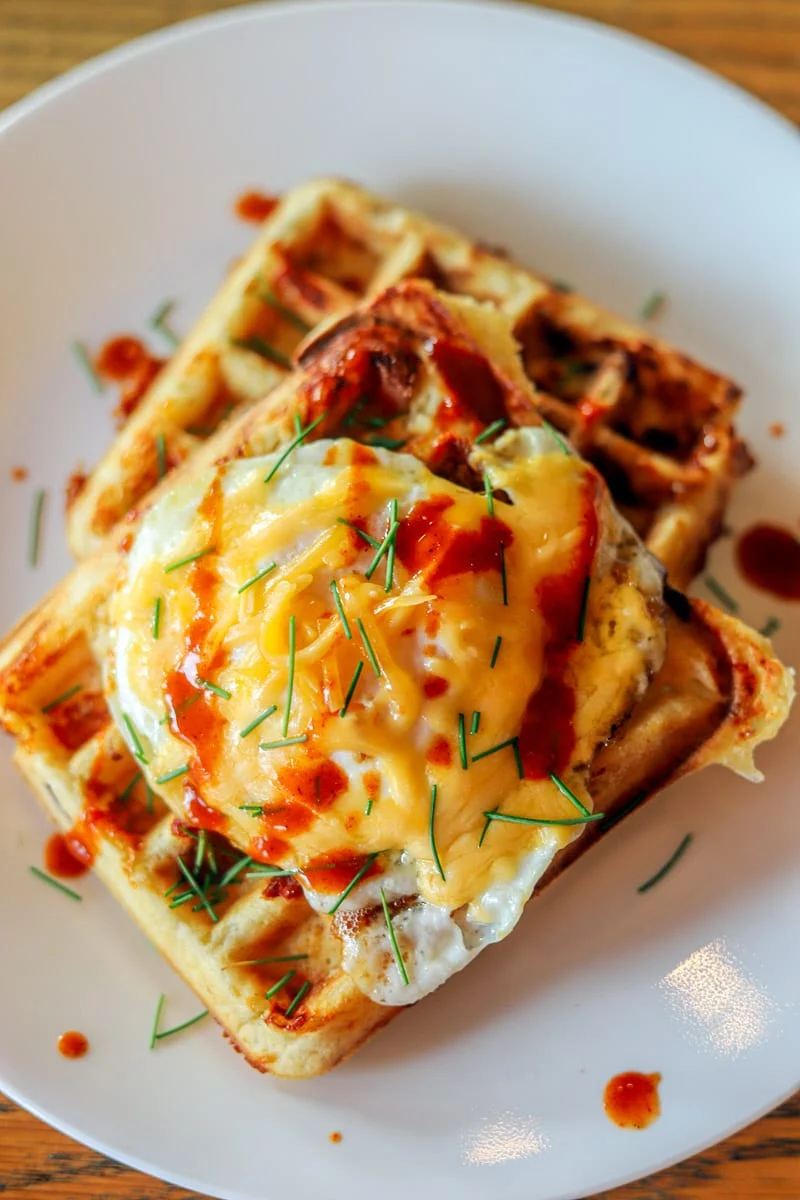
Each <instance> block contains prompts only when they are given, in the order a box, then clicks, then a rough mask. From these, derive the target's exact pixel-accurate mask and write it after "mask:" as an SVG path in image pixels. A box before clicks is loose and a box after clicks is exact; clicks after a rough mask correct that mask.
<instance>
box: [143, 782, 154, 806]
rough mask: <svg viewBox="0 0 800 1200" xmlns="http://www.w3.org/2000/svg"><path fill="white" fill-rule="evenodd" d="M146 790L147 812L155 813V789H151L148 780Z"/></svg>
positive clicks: (145, 783)
mask: <svg viewBox="0 0 800 1200" xmlns="http://www.w3.org/2000/svg"><path fill="white" fill-rule="evenodd" d="M144 789H145V792H146V793H147V811H148V812H149V813H151V812H152V811H153V789H152V788H151V787H150V781H149V780H147V779H145V781H144Z"/></svg>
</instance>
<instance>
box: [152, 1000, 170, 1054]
mask: <svg viewBox="0 0 800 1200" xmlns="http://www.w3.org/2000/svg"><path fill="white" fill-rule="evenodd" d="M166 998H167V997H166V996H165V995H164V993H163V992H162V993H161V995H160V996H159V997H158V1004H157V1005H156V1015H155V1016H154V1018H153V1031H152V1033H151V1034H150V1049H151V1050H152V1049H153V1047H154V1046H155V1044H156V1038H157V1037H158V1023H159V1021H160V1020H161V1010H162V1008H163V1007H164V1001H165V1000H166Z"/></svg>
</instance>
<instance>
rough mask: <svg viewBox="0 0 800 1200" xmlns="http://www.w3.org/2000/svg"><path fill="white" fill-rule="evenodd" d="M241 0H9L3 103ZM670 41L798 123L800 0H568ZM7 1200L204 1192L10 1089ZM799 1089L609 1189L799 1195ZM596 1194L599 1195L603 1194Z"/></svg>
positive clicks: (1, 53)
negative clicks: (32, 1111) (708, 1145)
mask: <svg viewBox="0 0 800 1200" xmlns="http://www.w3.org/2000/svg"><path fill="white" fill-rule="evenodd" d="M236 3H237V0H0V109H1V108H3V107H5V105H7V104H11V103H13V101H14V100H17V99H18V98H19V97H20V96H24V95H25V94H26V93H27V92H29V91H30V90H31V89H32V88H34V87H36V86H37V85H38V84H40V83H44V81H45V80H47V79H50V78H52V77H53V76H54V75H58V74H60V73H61V72H62V71H65V70H66V69H67V68H68V67H71V66H73V65H74V64H75V63H78V62H81V61H83V60H84V59H86V58H90V57H91V56H92V55H95V54H100V53H101V52H102V51H103V50H108V49H109V48H110V47H112V46H116V45H117V44H119V43H120V42H124V41H127V40H128V39H129V38H132V37H136V36H137V35H138V34H142V33H146V32H148V31H149V30H151V29H157V28H159V27H160V26H162V25H167V24H170V23H172V22H173V21H179V20H182V19H183V18H185V17H190V16H195V15H197V14H198V13H202V12H209V11H211V10H213V9H219V8H232V7H234V6H235V4H236ZM545 7H549V8H559V9H564V10H568V11H570V12H575V13H581V14H583V15H585V16H589V17H594V18H595V19H597V20H600V21H606V22H608V23H609V24H612V25H618V26H620V27H621V28H624V29H629V30H631V31H632V32H633V33H638V34H641V35H642V36H643V37H647V38H650V39H651V40H653V41H656V42H661V43H662V44H663V45H665V46H669V47H670V48H671V49H673V50H677V51H679V52H680V53H682V54H685V55H687V56H688V57H689V58H693V59H695V60H696V61H697V62H700V63H703V64H704V65H706V66H708V67H711V68H712V69H713V70H715V71H718V72H719V73H720V74H721V75H725V76H727V78H729V79H732V80H734V81H735V82H736V83H739V84H741V85H742V86H743V87H745V88H747V89H748V90H749V91H751V92H754V93H755V94H756V95H757V96H760V97H761V98H762V99H763V100H766V101H767V103H769V104H772V105H773V106H774V107H775V108H777V109H779V110H780V111H781V112H783V113H785V114H786V116H788V117H790V118H791V119H792V120H794V121H797V122H800V0H568V2H559V3H555V2H550V0H545ZM0 1193H2V1195H3V1200H34V1198H36V1197H47V1198H48V1200H74V1198H75V1197H76V1196H77V1195H80V1196H81V1197H82V1200H117V1198H122V1200H191V1198H192V1197H194V1198H195V1200H197V1198H196V1195H195V1193H189V1192H186V1191H183V1190H182V1189H180V1188H175V1187H171V1186H170V1185H168V1184H162V1183H158V1182H156V1181H155V1180H153V1179H150V1178H148V1177H146V1176H144V1175H140V1174H138V1172H136V1171H132V1170H129V1169H128V1168H127V1167H123V1166H120V1165H119V1164H118V1163H115V1162H112V1161H111V1160H110V1159H107V1158H103V1157H102V1156H101V1155H99V1154H95V1153H94V1152H93V1151H91V1150H87V1149H85V1148H84V1147H82V1146H78V1145H77V1144H76V1143H75V1142H73V1141H71V1140H70V1139H69V1138H66V1137H64V1136H63V1135H62V1134H60V1133H56V1132H55V1131H54V1130H52V1129H49V1128H48V1127H47V1126H45V1125H43V1124H42V1123H41V1122H39V1121H37V1120H36V1118H34V1117H32V1116H30V1115H29V1114H28V1113H26V1112H23V1111H22V1110H21V1109H19V1108H18V1107H17V1106H16V1105H15V1104H12V1103H11V1102H10V1101H6V1100H4V1099H3V1098H2V1097H1V1096H0ZM798 1196H800V1096H797V1097H795V1099H794V1100H792V1101H789V1102H788V1103H787V1104H784V1105H783V1106H782V1107H781V1108H779V1109H777V1110H776V1111H775V1112H773V1113H770V1115H769V1116H767V1117H764V1118H763V1119H762V1120H761V1121H758V1122H757V1123H756V1124H755V1125H752V1126H751V1127H750V1128H749V1129H745V1130H743V1131H742V1132H741V1133H739V1134H737V1135H736V1136H735V1137H732V1138H730V1139H729V1140H728V1141H727V1142H723V1143H722V1144H721V1145H719V1146H716V1147H715V1148H714V1149H712V1150H709V1151H707V1152H706V1153H705V1154H700V1155H697V1156H696V1157H694V1158H692V1159H689V1160H688V1161H687V1162H685V1163H682V1164H681V1165H680V1166H678V1167H674V1168H672V1169H671V1170H668V1171H662V1172H660V1173H659V1174H658V1175H654V1176H651V1177H650V1178H649V1179H647V1180H644V1181H643V1182H641V1183H635V1184H630V1185H629V1186H628V1187H624V1188H619V1189H617V1190H615V1191H614V1192H607V1193H605V1194H604V1196H603V1198H602V1200H723V1197H724V1198H725V1200H755V1197H758V1200H796V1198H797V1197H798ZM597 1200H601V1198H600V1197H598V1198H597Z"/></svg>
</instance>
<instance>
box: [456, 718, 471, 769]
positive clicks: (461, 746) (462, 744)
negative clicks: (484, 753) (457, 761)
mask: <svg viewBox="0 0 800 1200" xmlns="http://www.w3.org/2000/svg"><path fill="white" fill-rule="evenodd" d="M458 753H459V755H460V756H461V767H462V769H463V770H464V771H466V770H467V768H468V767H469V760H468V759H467V730H466V725H465V723H464V714H463V712H460V713H459V714H458Z"/></svg>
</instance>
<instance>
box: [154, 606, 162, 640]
mask: <svg viewBox="0 0 800 1200" xmlns="http://www.w3.org/2000/svg"><path fill="white" fill-rule="evenodd" d="M160 629H161V597H160V596H156V598H155V600H154V601H153V640H154V641H158V634H159V630H160Z"/></svg>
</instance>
